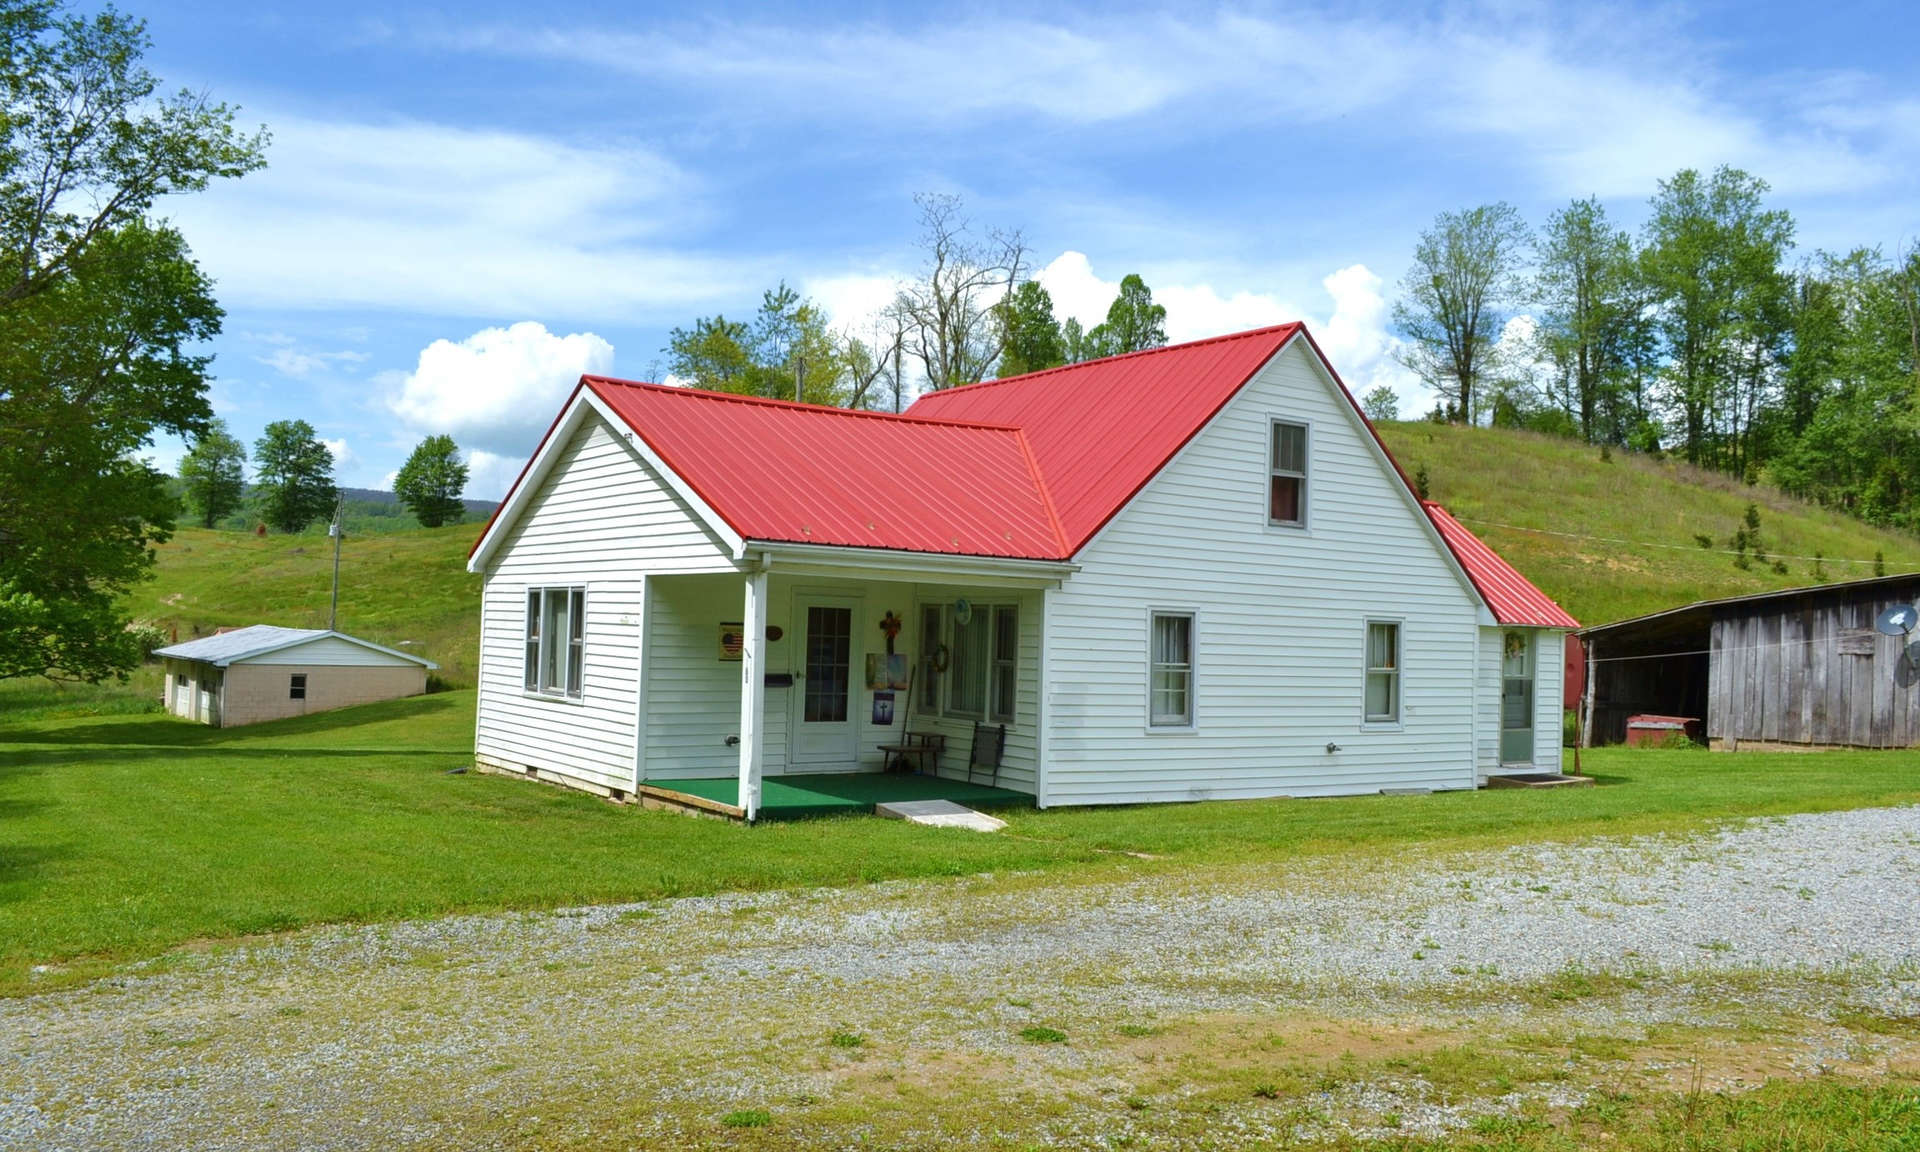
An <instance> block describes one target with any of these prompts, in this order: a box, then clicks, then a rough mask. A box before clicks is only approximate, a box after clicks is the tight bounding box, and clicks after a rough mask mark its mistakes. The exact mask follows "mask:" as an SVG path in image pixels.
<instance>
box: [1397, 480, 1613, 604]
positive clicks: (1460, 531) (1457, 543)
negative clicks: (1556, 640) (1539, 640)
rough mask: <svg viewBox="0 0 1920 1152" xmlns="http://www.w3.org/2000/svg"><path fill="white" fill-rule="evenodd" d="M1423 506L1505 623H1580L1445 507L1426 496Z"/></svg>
mask: <svg viewBox="0 0 1920 1152" xmlns="http://www.w3.org/2000/svg"><path fill="white" fill-rule="evenodd" d="M1420 506H1421V507H1422V508H1425V509H1426V510H1427V515H1428V516H1429V517H1431V518H1432V520H1433V524H1434V527H1436V528H1438V529H1440V538H1441V539H1442V540H1445V541H1446V542H1447V547H1448V548H1450V549H1452V550H1453V554H1454V555H1455V556H1457V557H1458V558H1459V560H1460V566H1461V567H1462V568H1465V569H1466V570H1467V578H1468V579H1469V580H1472V581H1473V586H1474V587H1475V588H1478V589H1479V590H1480V598H1481V599H1482V600H1485V601H1486V602H1487V607H1488V608H1490V609H1492V611H1493V618H1494V619H1496V620H1498V621H1500V623H1502V624H1514V625H1519V626H1523V627H1533V628H1578V627H1580V622H1579V621H1578V620H1575V619H1574V618H1573V617H1571V616H1569V615H1567V611H1566V609H1564V608H1562V607H1560V605H1558V604H1556V603H1554V602H1553V598H1552V597H1550V596H1548V595H1547V594H1546V593H1545V592H1542V591H1540V589H1538V588H1536V587H1534V586H1533V582H1532V581H1531V580H1528V579H1527V578H1526V577H1525V576H1522V575H1520V573H1519V572H1518V571H1517V570H1515V568H1514V567H1513V565H1511V564H1509V563H1507V562H1506V561H1505V560H1502V559H1501V558H1500V554H1499V553H1498V552H1495V551H1494V550H1493V549H1492V548H1489V547H1487V544H1486V542H1485V541H1483V540H1481V539H1480V537H1478V536H1475V535H1474V534H1473V533H1471V532H1469V531H1467V529H1466V528H1465V526H1463V525H1462V524H1461V523H1460V521H1458V520H1455V519H1454V518H1453V516H1452V515H1451V514H1449V513H1448V512H1447V510H1446V509H1445V508H1442V507H1441V506H1440V505H1438V504H1436V503H1434V502H1433V501H1431V500H1422V501H1421V502H1420Z"/></svg>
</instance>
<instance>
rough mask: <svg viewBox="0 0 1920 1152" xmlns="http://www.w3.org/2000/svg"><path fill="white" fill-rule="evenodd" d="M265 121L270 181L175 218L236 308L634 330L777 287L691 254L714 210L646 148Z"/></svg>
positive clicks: (430, 129) (239, 184)
mask: <svg viewBox="0 0 1920 1152" xmlns="http://www.w3.org/2000/svg"><path fill="white" fill-rule="evenodd" d="M250 111H251V110H250ZM265 118H266V119H267V120H268V121H269V122H270V123H271V124H272V125H273V137H274V139H273V147H272V155H271V160H272V163H271V164H270V165H269V166H268V167H267V168H266V169H265V170H263V171H260V172H256V173H254V174H252V175H249V176H247V177H246V178H245V179H243V180H237V181H223V182H220V183H217V184H216V185H215V186H214V187H212V188H211V189H209V190H208V191H206V192H204V193H202V194H200V195H197V196H192V197H186V198H183V199H182V200H180V201H179V202H178V203H177V204H173V203H170V204H169V205H168V209H169V211H170V212H171V214H172V216H173V218H174V220H175V222H176V223H177V224H178V225H179V226H180V227H181V229H182V231H183V232H185V234H186V236H187V238H188V240H189V241H190V242H191V243H192V244H193V246H194V251H195V254H196V255H197V256H198V257H199V259H200V261H201V263H202V264H203V265H204V266H205V267H206V268H207V270H208V272H209V273H211V274H212V275H213V276H214V278H215V279H216V280H217V281H219V284H220V294H221V300H222V301H223V302H228V303H234V302H240V303H244V304H246V305H248V306H250V307H256V308H257V307H284V308H303V309H305V308H312V309H325V308H351V307H368V308H391V309H396V310H401V311H406V312H412V313H429V314H440V315H459V316H510V315H515V314H518V315H529V314H556V313H564V314H566V315H569V316H575V317H580V318H583V319H589V320H620V321H623V322H633V321H634V320H636V319H637V318H644V317H649V316H656V317H660V318H668V317H671V318H675V319H678V318H681V317H683V316H684V314H685V313H686V311H687V310H688V308H689V306H690V305H692V304H694V303H695V302H701V303H704V302H708V301H712V300H714V299H719V298H725V297H728V296H730V295H737V294H739V293H743V292H746V291H748V290H750V288H751V286H752V285H754V284H757V283H759V282H760V281H761V280H763V279H765V276H764V275H763V273H762V271H761V270H760V269H758V268H755V269H751V270H749V269H746V268H744V267H743V266H742V265H740V264H739V263H738V262H735V261H732V260H729V259H727V258H725V257H715V256H711V255H706V254H700V253H696V252H692V251H685V250H682V249H680V248H679V247H678V245H679V244H680V243H681V237H682V236H683V235H684V233H685V232H686V231H687V230H688V229H689V228H690V227H691V226H692V224H693V223H694V222H695V220H694V214H695V213H698V212H699V211H701V210H702V209H700V208H699V207H698V206H699V205H700V204H702V203H703V202H704V201H703V199H702V198H701V197H700V196H698V195H696V194H695V193H696V192H697V182H696V181H695V180H694V179H693V178H692V177H690V176H688V175H687V174H686V173H685V172H683V171H682V170H681V169H680V168H679V167H678V166H676V165H675V164H673V163H672V162H671V161H669V160H667V159H666V158H665V157H663V156H661V155H659V154H658V153H656V152H653V151H649V150H647V149H644V148H639V147H634V146H613V145H606V146H592V147H589V146H581V145H573V144H566V143H562V142H559V141H556V140H552V139H547V138H543V137H539V136H532V135H527V134H522V133H514V132H504V131H488V130H476V129H465V128H454V127H449V126H446V125H440V124H429V123H418V122H413V121H392V122H386V123H379V124H361V123H342V122H328V121H322V120H314V119H309V118H303V117H299V116H288V115H281V114H278V113H271V112H270V113H269V114H268V115H266V117H265ZM287 363H289V364H290V365H292V366H293V367H295V368H299V367H300V366H301V365H300V362H299V361H297V360H289V361H287Z"/></svg>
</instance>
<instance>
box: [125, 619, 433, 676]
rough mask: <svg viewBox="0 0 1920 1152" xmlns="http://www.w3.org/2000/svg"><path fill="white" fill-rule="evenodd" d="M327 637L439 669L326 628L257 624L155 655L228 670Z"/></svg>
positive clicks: (409, 656) (417, 659)
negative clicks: (257, 658)
mask: <svg viewBox="0 0 1920 1152" xmlns="http://www.w3.org/2000/svg"><path fill="white" fill-rule="evenodd" d="M328 636H332V637H334V638H336V639H340V640H345V641H346V642H347V643H349V644H358V645H359V646H360V647H362V648H371V649H373V650H374V651H375V652H385V653H386V654H387V655H389V656H398V657H400V658H401V659H403V660H411V661H413V662H414V663H415V664H420V665H424V666H426V667H428V668H438V667H440V665H438V664H435V663H434V662H433V661H431V660H427V659H424V658H422V657H419V656H415V655H413V654H412V653H409V652H399V651H395V650H394V649H392V648H388V647H385V646H383V645H380V644H375V643H374V642H372V641H371V640H362V639H360V638H359V637H358V636H349V635H347V634H346V633H344V632H329V631H328V630H327V629H325V628H281V627H278V626H277V625H273V624H255V625H252V626H251V627H247V628H235V629H234V630H233V631H231V632H218V633H215V634H214V635H212V636H202V637H201V638H200V639H198V640H189V641H187V642H186V643H184V644H172V645H169V646H167V647H165V648H156V649H154V651H153V654H154V655H155V656H165V657H167V658H168V659H172V660H197V661H199V662H201V663H204V664H212V665H214V666H215V667H218V668H225V667H226V666H227V665H229V664H234V663H237V662H239V661H242V660H251V659H252V658H254V657H255V656H265V655H266V654H267V653H269V652H278V651H280V650H281V649H282V648H292V647H294V646H295V645H298V644H306V643H309V642H311V641H314V640H319V639H322V638H324V637H328Z"/></svg>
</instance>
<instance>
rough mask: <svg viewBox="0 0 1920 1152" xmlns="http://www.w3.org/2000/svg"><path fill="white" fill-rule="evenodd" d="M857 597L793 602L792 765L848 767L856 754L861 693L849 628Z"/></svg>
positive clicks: (856, 644)
mask: <svg viewBox="0 0 1920 1152" xmlns="http://www.w3.org/2000/svg"><path fill="white" fill-rule="evenodd" d="M859 608H860V602H859V601H858V600H856V599H854V598H852V597H846V596H805V595H803V596H801V597H799V599H798V601H797V602H796V603H795V605H794V620H795V622H796V623H797V624H799V625H800V635H799V637H798V638H797V639H798V640H799V642H800V643H799V645H798V646H797V653H798V656H799V664H800V666H799V667H798V668H796V669H795V670H794V674H795V678H796V681H797V682H796V683H795V684H794V686H793V689H794V690H793V693H792V696H793V701H794V711H793V740H792V752H791V754H790V755H789V757H788V761H789V763H791V764H792V765H793V766H794V767H795V768H800V769H806V768H813V769H816V770H820V769H824V770H831V771H840V772H849V771H852V770H853V768H854V767H855V761H856V759H857V758H858V755H859V745H858V740H859V723H860V717H859V712H858V705H859V701H860V696H861V692H860V690H859V687H858V685H857V684H856V683H855V681H854V668H855V666H856V665H857V664H858V662H859V660H860V658H861V651H860V638H859V636H858V634H857V631H856V629H855V627H854V623H855V621H857V620H858V619H859V618H860V612H859Z"/></svg>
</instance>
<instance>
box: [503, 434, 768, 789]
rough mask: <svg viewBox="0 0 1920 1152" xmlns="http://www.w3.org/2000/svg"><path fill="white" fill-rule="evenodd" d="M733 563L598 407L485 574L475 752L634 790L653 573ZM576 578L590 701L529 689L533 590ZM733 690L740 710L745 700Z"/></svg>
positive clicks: (709, 568)
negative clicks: (647, 596)
mask: <svg viewBox="0 0 1920 1152" xmlns="http://www.w3.org/2000/svg"><path fill="white" fill-rule="evenodd" d="M732 568H733V564H732V561H731V560H730V559H729V557H728V556H727V554H726V553H725V552H724V551H723V550H722V549H721V547H720V545H719V542H718V541H716V540H715V539H714V538H713V536H712V534H711V533H710V532H709V531H708V530H707V528H706V527H705V526H704V525H703V524H702V523H701V522H700V521H699V519H698V518H697V517H696V516H695V515H694V513H693V511H692V510H691V509H690V508H688V507H687V506H686V504H685V503H684V502H682V501H681V500H680V499H679V497H678V496H676V495H675V494H674V493H673V492H672V491H671V490H670V489H669V488H667V487H666V486H665V485H664V484H662V483H661V482H660V480H659V478H658V477H656V476H655V475H654V474H653V473H652V472H651V471H650V470H649V469H648V467H647V466H646V464H645V463H644V462H642V461H641V460H640V459H639V457H638V456H637V455H636V454H635V453H634V452H633V450H632V449H631V448H630V447H629V446H628V445H627V443H626V442H625V440H624V438H623V437H621V436H619V435H617V434H616V433H615V432H614V431H613V430H612V429H611V428H609V427H608V426H607V424H606V423H605V422H604V421H603V420H601V419H600V418H599V417H597V416H590V417H588V418H587V420H586V423H585V424H583V425H582V426H581V428H580V429H579V431H578V432H576V433H575V434H574V435H573V437H572V438H571V440H570V442H569V443H568V444H567V446H566V448H565V450H564V452H563V453H562V454H561V455H560V457H559V459H558V460H556V461H555V465H554V467H553V469H552V470H551V471H550V472H549V473H548V474H547V477H546V479H545V481H543V482H542V484H541V486H540V490H539V491H538V492H537V493H536V494H535V496H534V498H533V499H532V501H531V502H530V503H529V505H528V507H527V509H526V511H525V512H524V513H523V514H522V516H521V518H520V520H519V522H518V523H517V524H516V525H515V526H514V528H513V530H512V533H511V534H510V535H509V536H508V538H507V539H506V540H504V541H503V542H502V545H501V547H500V549H499V550H498V551H497V552H496V553H495V554H494V560H493V562H492V563H491V565H490V566H489V568H488V570H487V572H486V575H485V589H484V592H483V597H484V601H485V606H484V611H483V614H482V620H483V632H482V635H481V638H480V672H479V709H478V712H479V715H478V722H477V724H476V735H475V745H476V748H475V751H476V753H477V755H479V756H480V757H482V758H483V759H487V760H491V761H494V762H497V763H501V764H506V765H509V766H517V767H532V768H538V769H541V770H543V771H545V772H550V773H554V774H557V775H561V776H569V777H574V778H576V779H580V780H584V781H587V782H589V783H594V784H599V785H602V786H604V787H609V788H623V789H624V788H630V787H631V786H632V783H633V775H634V727H633V723H634V709H635V706H636V692H637V688H638V683H639V679H638V676H639V651H638V647H637V644H636V641H637V639H638V637H639V629H640V620H641V594H642V588H643V585H644V583H645V578H646V577H648V576H654V575H657V574H661V573H685V572H716V571H730V570H731V569H732ZM573 585H581V586H584V587H585V588H586V590H587V620H586V645H585V652H584V661H583V662H584V669H583V684H584V690H583V693H582V696H581V699H579V700H577V701H567V700H561V699H557V698H552V697H539V696H529V695H527V694H526V693H525V692H524V691H523V690H522V685H523V682H524V680H523V677H524V651H525V648H524V637H525V629H526V615H527V610H526V592H527V589H528V588H530V587H543V586H573ZM735 612H736V617H737V612H738V606H737V604H736V607H735ZM730 618H734V617H730ZM736 690H737V689H736ZM731 699H733V700H734V701H735V704H734V707H735V709H736V712H737V709H738V703H737V701H738V699H739V698H738V696H737V695H735V696H732V697H731Z"/></svg>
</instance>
